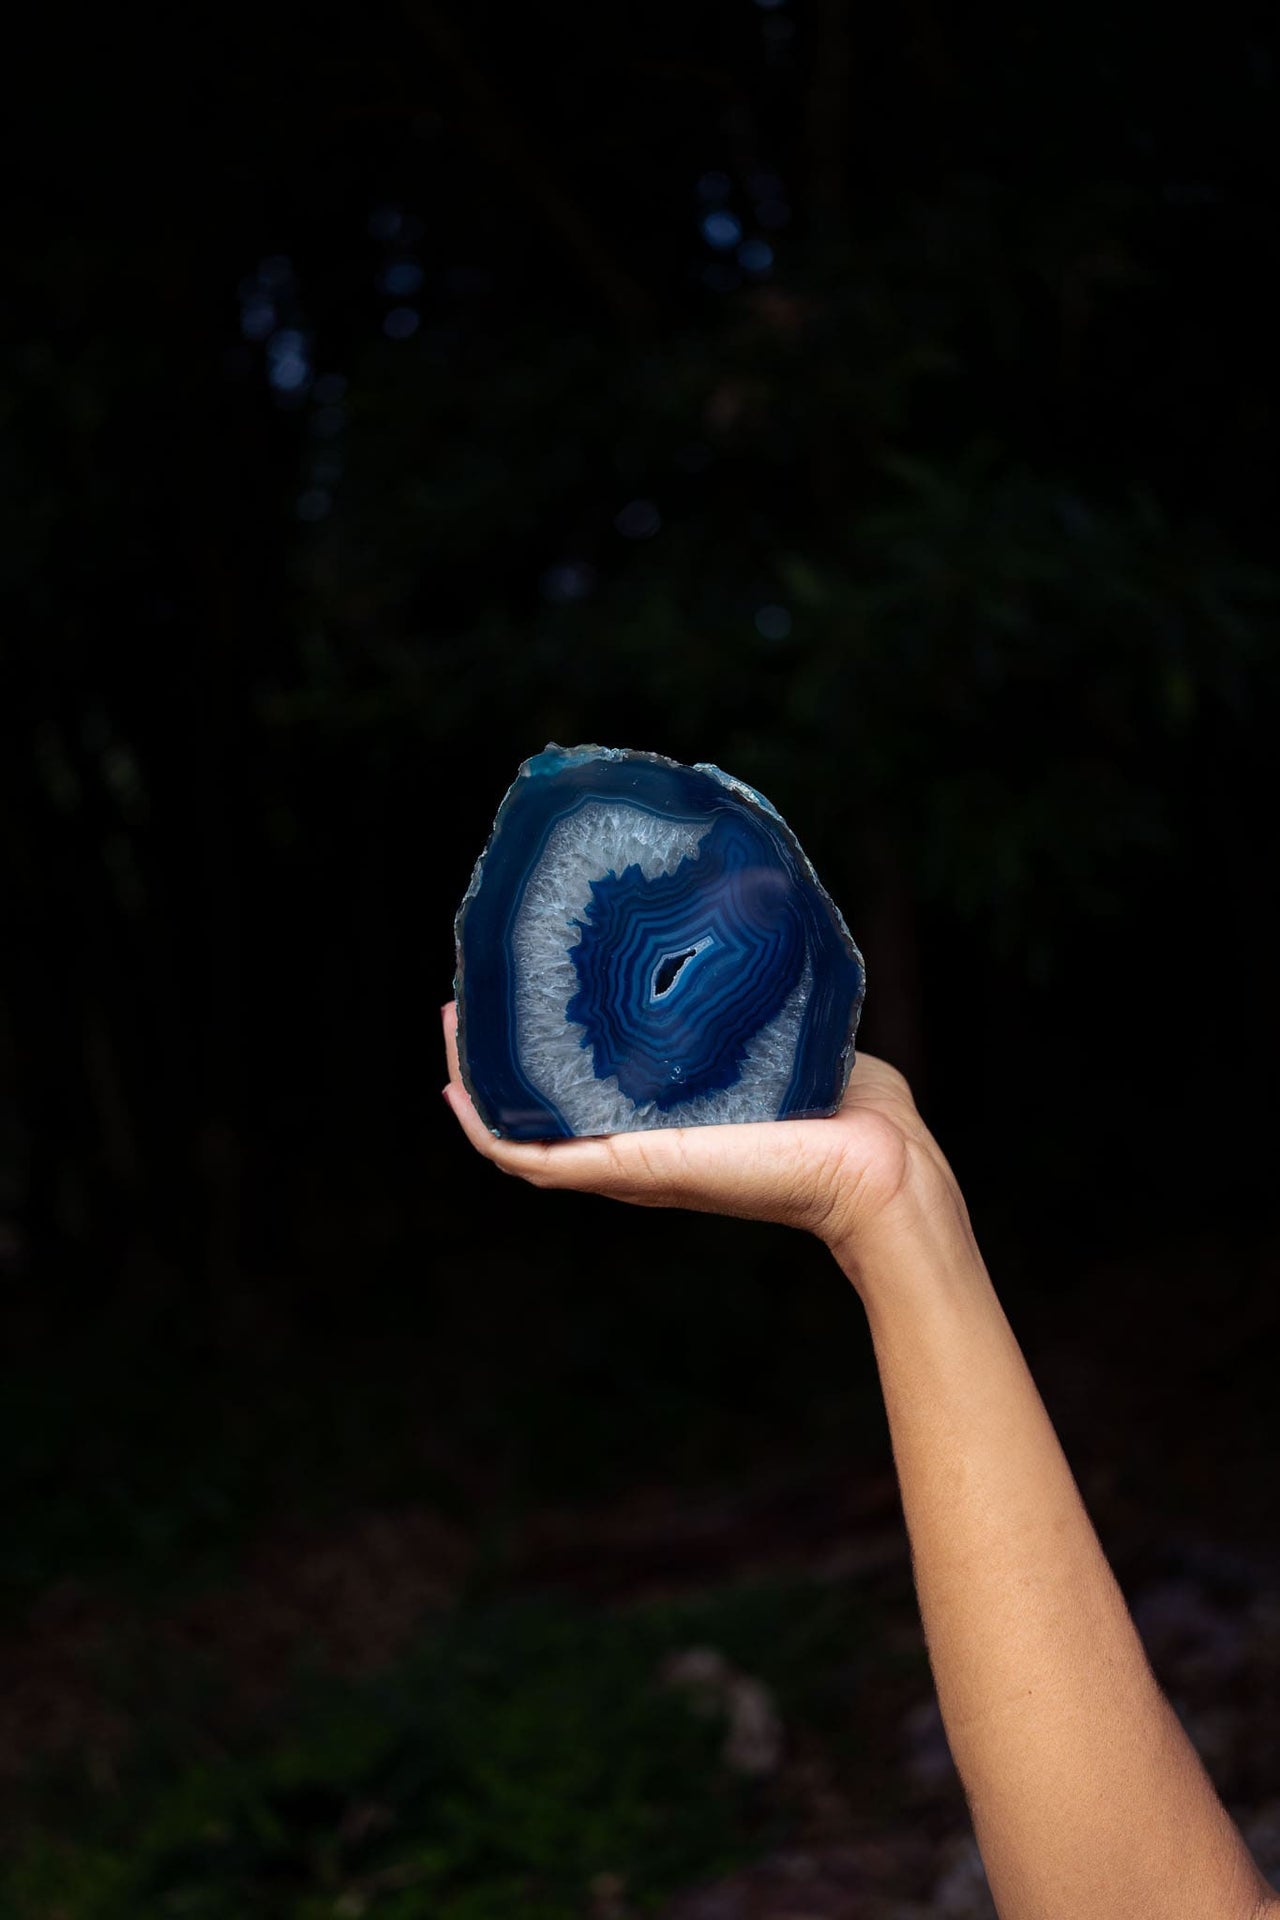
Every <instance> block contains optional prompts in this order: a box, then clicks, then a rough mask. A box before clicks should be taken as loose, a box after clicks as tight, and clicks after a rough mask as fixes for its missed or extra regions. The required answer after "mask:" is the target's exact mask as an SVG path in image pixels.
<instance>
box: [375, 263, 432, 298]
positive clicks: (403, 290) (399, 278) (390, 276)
mask: <svg viewBox="0 0 1280 1920" xmlns="http://www.w3.org/2000/svg"><path fill="white" fill-rule="evenodd" d="M381 285H382V291H383V292H384V293H392V294H397V295H399V296H401V297H403V296H404V295H405V294H407V293H416V292H417V291H418V288H419V287H420V286H421V285H422V268H421V267H420V266H419V265H418V262H417V261H416V260H393V261H392V262H391V265H390V266H389V267H384V268H383V270H382V275H381Z"/></svg>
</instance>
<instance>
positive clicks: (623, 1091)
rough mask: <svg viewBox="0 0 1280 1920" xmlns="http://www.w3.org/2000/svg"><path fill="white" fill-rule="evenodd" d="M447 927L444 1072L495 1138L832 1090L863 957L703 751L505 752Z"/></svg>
mask: <svg viewBox="0 0 1280 1920" xmlns="http://www.w3.org/2000/svg"><path fill="white" fill-rule="evenodd" d="M455 931H456V935H457V949H458V973H457V979H456V982H455V990H456V993H457V998H458V1049H459V1054H460V1057H461V1063H462V1077H463V1080H464V1082H465V1084H466V1087H467V1090H468V1092H469V1093H470V1095H471V1097H472V1099H473V1100H474V1102H475V1104H476V1107H477V1109H478V1111H479V1113H480V1116H481V1118H482V1119H483V1120H484V1122H485V1125H486V1126H487V1127H489V1128H490V1129H491V1130H492V1131H493V1132H494V1133H496V1134H499V1135H501V1136H503V1137H504V1138H507V1139H512V1140H547V1139H554V1138H561V1137H565V1136H569V1135H574V1134H601V1133H625V1132H628V1131H630V1130H632V1129H634V1128H642V1127H671V1126H708V1125H713V1124H721V1123H724V1122H729V1121H739V1120H780V1119H801V1118H805V1119H808V1118H816V1117H818V1116H820V1115H825V1114H830V1113H834V1112H835V1110H836V1108H837V1107H838V1106H839V1104H840V1101H841V1098H842V1097H843V1094H844V1089H845V1086H846V1083H847V1081H848V1078H849V1073H850V1070H851V1068H852V1066H853V1056H854V1044H853V1043H854V1035H855V1033H856V1031H857V1025H858V1015H859V1013H860V1011H861V1008H862V997H863V988H864V970H863V965H862V956H861V954H860V953H859V952H858V949H857V947H856V946H855V945H854V943H853V940H852V938H851V936H850V934H849V930H848V928H847V927H846V926H845V923H844V921H843V919H842V918H841V916H840V912H839V909H838V908H837V907H836V906H835V904H834V902H833V901H832V900H831V898H830V897H829V895H828V894H827V893H826V892H825V890H824V889H823V887H822V886H821V884H820V883H819V880H818V876H817V875H816V873H815V872H814V870H813V868H812V866H811V865H810V864H809V862H808V860H807V859H806V858H805V856H804V854H803V853H802V851H801V849H800V845H799V842H798V841H797V840H796V837H795V835H794V834H793V833H792V831H791V829H790V828H789V827H788V826H787V824H786V822H785V821H784V820H783V819H782V817H781V815H780V814H779V813H777V812H776V811H775V810H774V808H773V807H771V806H770V804H769V802H768V801H767V800H766V799H764V797H763V796H762V795H761V794H758V793H757V792H756V791H755V790H754V788H752V787H748V786H745V785H744V784H743V782H742V781H740V780H735V779H734V778H733V777H732V776H731V775H730V774H727V773H722V772H721V771H720V769H719V768H718V767H712V766H702V765H699V766H694V767H685V766H681V765H680V764H679V763H678V762H677V761H674V760H665V759H663V758H662V757H661V755H659V754H656V753H630V752H623V751H620V750H618V749H616V748H611V747H575V748H572V749H566V748H564V747H557V746H549V747H547V749H546V751H545V752H543V753H540V754H536V755H535V756H534V758H533V759H531V760H526V761H525V763H524V765H523V766H522V767H521V769H520V771H519V773H518V775H517V776H516V779H515V782H514V784H513V785H512V786H511V788H510V789H509V791H508V793H507V796H506V798H505V799H504V800H503V802H502V805H501V807H500V808H499V809H498V816H497V819H496V820H495V821H494V825H493V832H492V833H491V835H490V837H489V844H488V845H487V847H486V848H485V850H484V852H483V854H482V855H481V856H480V859H479V860H478V861H477V862H476V868H475V872H474V873H473V875H472V877H471V885H470V886H469V887H468V889H467V893H466V897H465V899H464V900H463V902H462V905H461V907H460V908H459V910H458V917H457V922H456V928H455Z"/></svg>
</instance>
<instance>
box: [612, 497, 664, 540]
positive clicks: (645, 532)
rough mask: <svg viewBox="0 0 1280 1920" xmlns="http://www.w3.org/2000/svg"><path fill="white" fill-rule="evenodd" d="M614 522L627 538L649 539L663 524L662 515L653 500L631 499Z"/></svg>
mask: <svg viewBox="0 0 1280 1920" xmlns="http://www.w3.org/2000/svg"><path fill="white" fill-rule="evenodd" d="M613 524H614V526H615V527H616V528H617V529H618V532H619V533H620V534H621V535H622V536H623V538H624V539H625V540H649V539H651V538H652V536H653V535H654V534H655V533H656V532H657V531H658V528H659V527H660V526H661V525H662V515H661V514H660V513H659V512H658V509H657V508H656V507H655V506H654V504H653V501H652V500H630V501H628V502H627V505H626V506H625V507H624V508H623V509H622V512H621V513H620V514H618V515H617V517H616V518H615V520H614V523H613Z"/></svg>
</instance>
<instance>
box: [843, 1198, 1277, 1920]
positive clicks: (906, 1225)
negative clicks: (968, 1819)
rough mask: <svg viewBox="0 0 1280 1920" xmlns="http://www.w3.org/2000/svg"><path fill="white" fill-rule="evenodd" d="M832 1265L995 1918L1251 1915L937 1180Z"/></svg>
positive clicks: (1252, 1902)
mask: <svg viewBox="0 0 1280 1920" xmlns="http://www.w3.org/2000/svg"><path fill="white" fill-rule="evenodd" d="M875 1240H876V1244H875V1246H874V1248H872V1249H870V1250H869V1249H868V1248H867V1247H866V1246H865V1245H864V1246H863V1248H862V1250H861V1253H860V1256H859V1258H858V1260H857V1261H855V1260H853V1259H852V1258H850V1257H848V1256H847V1255H845V1256H844V1257H842V1260H841V1263H842V1265H844V1266H845V1268H846V1271H848V1272H849V1275H850V1278H851V1279H852V1280H853V1281H854V1283H855V1285H856V1286H857V1288H858V1291H859V1293H860V1295H861V1297H862V1299H863V1302H864V1305H865V1307H866V1310H867V1317H868V1321H869V1324H870V1329H871V1335H872V1339H873V1342H874V1346H875V1354H876V1361H877V1365H878V1367H879V1372H880V1379H881V1384H882V1387H883V1390H884V1398H885V1406H886V1409H887V1412H888V1417H889V1427H890V1433H891V1437H892V1441H893V1450H894V1458H895V1461H896V1464H897V1469H898V1477H899V1482H900V1486H901V1492H902V1502H903V1509H904V1512H905V1516H906V1521H907V1527H908V1531H909V1534H910V1539H911V1547H912V1557H913V1563H914V1568H915V1577H916V1585H917V1590H918V1593H919V1599H920V1609H921V1614H922V1617H923V1621H924V1628H925V1635H926V1639H927V1642H928V1647H929V1654H930V1659H931V1662H932V1665H933V1671H934V1677H935V1680H936V1684H937V1688H938V1696H939V1702H940V1705H941V1709H942V1715H943V1720H944V1723H945V1725H946V1729H947V1735H948V1739H949V1741H950V1744H951V1750H952V1753H953V1756H954V1758H955V1762H956V1766H957V1768H958V1770H959V1773H960V1777H961V1779H962V1781H963V1783H964V1786H965V1790H966V1792H967V1794H968V1797H969V1803H970V1807H971V1810H972V1813H973V1817H974V1824H975V1829H976V1832H977V1836H978V1841H979V1845H980V1846H981V1849H982V1854H983V1859H984V1862H985V1864H986V1868H987V1874H988V1878H989V1880H990V1884H991V1888H992V1893H993V1895H994V1898H995V1901H996V1905H997V1907H998V1910H999V1912H1000V1915H1001V1920H1086V1917H1087V1920H1113V1916H1114V1920H1146V1916H1151V1917H1152V1920H1156V1916H1159V1920H1200V1917H1201V1916H1203V1920H1233V1916H1234V1920H1251V1916H1253V1915H1254V1914H1255V1913H1256V1912H1257V1911H1258V1910H1259V1902H1260V1901H1261V1900H1263V1899H1264V1898H1265V1896H1266V1894H1267V1889H1266V1887H1265V1885H1264V1883H1263V1881H1262V1880H1261V1878H1260V1876H1259V1875H1258V1873H1257V1871H1256V1869H1255V1867H1254V1866H1253V1863H1252V1861H1251V1860H1250V1858H1249V1856H1248V1853H1247V1851H1246V1850H1245V1848H1244V1845H1243V1843H1242V1842H1241V1840H1240V1838H1239V1835H1238V1834H1237V1832H1236V1829H1235V1828H1234V1826H1233V1825H1232V1823H1231V1821H1230V1820H1229V1818H1228V1816H1227V1814H1226V1813H1225V1811H1224V1809H1223V1807H1222V1805H1221V1803H1220V1801H1219V1799H1218V1797H1217V1795H1216V1793H1215V1792H1214V1790H1213V1787H1212V1786H1211V1784H1210V1782H1209V1780H1208V1778H1207V1776H1206V1775H1205V1773H1204V1770H1203V1768H1202V1766H1201V1765H1200V1762H1199V1760H1198V1758H1197V1756H1196V1754H1195V1752H1194V1750H1193V1748H1192V1747H1191V1745H1190V1742H1189V1741H1188V1740H1187V1738H1186V1735H1185V1734H1184V1733H1183V1731H1182V1728H1181V1727H1180V1725H1179V1723H1178V1721H1177V1718H1176V1716H1175V1715H1174V1713H1173V1711H1172V1709H1171V1708H1170V1706H1169V1704H1168V1702H1167V1701H1166V1700H1165V1698H1164V1696H1163V1694H1162V1693H1161V1692H1160V1689H1159V1687H1158V1686H1157V1684H1156V1682H1155V1679H1154V1677H1153V1676H1152V1673H1151V1670H1150V1668H1149V1666H1148V1664H1147V1660H1146V1657H1145V1654H1144V1652H1143V1649H1142V1646H1141V1643H1140V1641H1139V1639H1138V1636H1137V1633H1136V1630H1135V1629H1134V1626H1133V1624H1132V1621H1131V1620H1130V1618H1129V1614H1128V1611H1127V1609H1126V1607H1125V1605H1124V1601H1123V1598H1122V1596H1121V1594H1120V1591H1119V1588H1118V1587H1117V1585H1116V1582H1115V1579H1114V1577H1113V1575H1112V1573H1111V1570H1110V1568H1109V1566H1108V1565H1107V1562H1106V1559H1105V1557H1104V1555H1103V1553H1102V1549H1101V1546H1100V1545H1099V1542H1098V1539H1097V1536H1096V1534H1095V1532H1094V1530H1093V1527H1092V1525H1091V1524H1090V1521H1089V1518H1088V1515H1087V1514H1086V1512H1085V1510H1084V1506H1083V1504H1082V1502H1081V1499H1080V1495H1079V1492H1078V1490H1077V1488H1076V1485H1075V1482H1074V1480H1073V1478H1072V1475H1071V1472H1070V1469H1069V1468H1068V1466H1067V1463H1066V1460H1065V1458H1064V1456H1063V1453H1062V1450H1061V1447H1060V1446H1059V1444H1058V1440H1057V1437H1056V1435H1055V1434H1054V1431H1053V1428H1052V1425H1051V1424H1050V1421H1049V1418H1048V1415H1047V1413H1046V1411H1045V1408H1044V1405H1043V1403H1042V1401H1041V1399H1040V1396H1039V1394H1038V1392H1037V1391H1036V1387H1035V1384H1034V1382H1033V1381H1032V1379H1031V1376H1030V1374H1029V1372H1028V1370H1027V1367H1026V1363H1025V1361H1024V1360H1023V1357H1022V1354H1021V1352H1020V1350H1019V1347H1018V1344H1017V1341H1016V1340H1015V1338H1014V1336H1013V1332H1012V1330H1011V1328H1010V1326H1009V1323H1008V1321H1007V1320H1006V1318H1005V1316H1004V1313H1003V1311H1002V1309H1001V1307H1000V1304H999V1301H998V1300H997V1298H996V1295H995V1292H994V1289H993V1288H992V1286H991V1282H990V1279H989V1278H988V1275H987V1272H986V1269H985V1267H984V1266H983V1263H982V1260H981V1258H980V1256H979V1254H978V1251H977V1248H976V1246H975V1245H974V1243H973V1239H972V1236H971V1234H970V1233H969V1230H968V1223H967V1218H966V1216H965V1214H964V1208H963V1203H962V1202H960V1200H959V1197H958V1195H956V1194H955V1193H954V1190H953V1189H950V1188H948V1187H947V1186H946V1185H945V1183H934V1184H932V1185H931V1186H929V1188H928V1190H927V1192H926V1196H925V1199H924V1200H923V1201H922V1202H919V1203H917V1204H916V1205H915V1206H914V1207H913V1208H912V1209H911V1210H909V1211H908V1210H906V1209H904V1210H903V1212H902V1213H901V1214H899V1215H898V1216H896V1217H895V1218H893V1219H891V1220H890V1221H889V1222H887V1223H884V1224H883V1225H882V1227H881V1229H880V1230H879V1232H878V1234H877V1235H876V1236H875Z"/></svg>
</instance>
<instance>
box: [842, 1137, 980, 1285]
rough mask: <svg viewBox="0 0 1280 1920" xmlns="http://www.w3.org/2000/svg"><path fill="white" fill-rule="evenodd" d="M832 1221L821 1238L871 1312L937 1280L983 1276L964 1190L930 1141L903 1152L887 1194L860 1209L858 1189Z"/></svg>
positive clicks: (957, 1281)
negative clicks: (902, 1164) (898, 1177)
mask: <svg viewBox="0 0 1280 1920" xmlns="http://www.w3.org/2000/svg"><path fill="white" fill-rule="evenodd" d="M833 1227H834V1231H832V1232H830V1233H828V1234H826V1235H824V1239H825V1240H826V1243H827V1246H828V1247H829V1248H830V1251H831V1253H832V1254H833V1256H834V1258H835V1260H836V1262H837V1264H838V1265H839V1267H840V1269H841V1271H842V1272H843V1273H844V1274H845V1276H846V1278H847V1279H848V1280H849V1281H850V1283H851V1284H852V1286H853V1287H854V1289H855V1290H856V1292H857V1293H858V1295H859V1297H860V1298H861V1300H862V1303H863V1305H864V1306H865V1307H866V1308H867V1309H868V1311H870V1310H871V1309H872V1307H873V1306H875V1307H880V1306H882V1305H884V1306H891V1305H892V1304H893V1303H894V1302H895V1301H898V1300H901V1299H911V1298H918V1297H919V1294H920V1292H921V1290H922V1289H927V1288H928V1287H930V1286H931V1285H933V1284H935V1283H938V1282H941V1281H947V1282H949V1283H950V1284H952V1285H955V1284H960V1285H964V1284H967V1283H969V1282H971V1281H974V1280H981V1279H985V1277H986V1268H985V1267H984V1265H983V1261H982V1255H981V1253H980V1252H979V1250H978V1244H977V1241H976V1239H975V1238H974V1233H973V1227H972V1225H971V1223H970V1220H969V1210H968V1208H967V1206H966V1205H965V1201H964V1195H963V1194H962V1193H961V1191H960V1188H959V1185H958V1184H957V1182H956V1179H955V1176H954V1174H953V1173H952V1172H951V1169H950V1167H948V1166H947V1165H946V1163H945V1161H944V1160H943V1159H942V1156H941V1154H940V1153H939V1152H938V1150H937V1149H936V1147H933V1143H932V1141H930V1142H929V1143H928V1146H927V1147H925V1146H924V1145H923V1144H922V1145H921V1146H919V1147H915V1146H914V1145H913V1147H912V1148H911V1149H909V1150H908V1154H907V1164H906V1168H905V1172H904V1177H903V1180H902V1182H901V1184H900V1185H899V1186H898V1188H897V1189H896V1191H895V1192H894V1193H893V1194H892V1196H891V1197H889V1198H887V1199H885V1200H883V1201H881V1202H880V1203H879V1204H877V1205H874V1206H866V1207H863V1208H861V1209H859V1207H858V1205H857V1196H856V1194H855V1195H854V1196H853V1198H852V1204H851V1208H850V1211H849V1214H848V1215H847V1217H845V1218H843V1219H841V1220H838V1221H837V1222H833Z"/></svg>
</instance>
